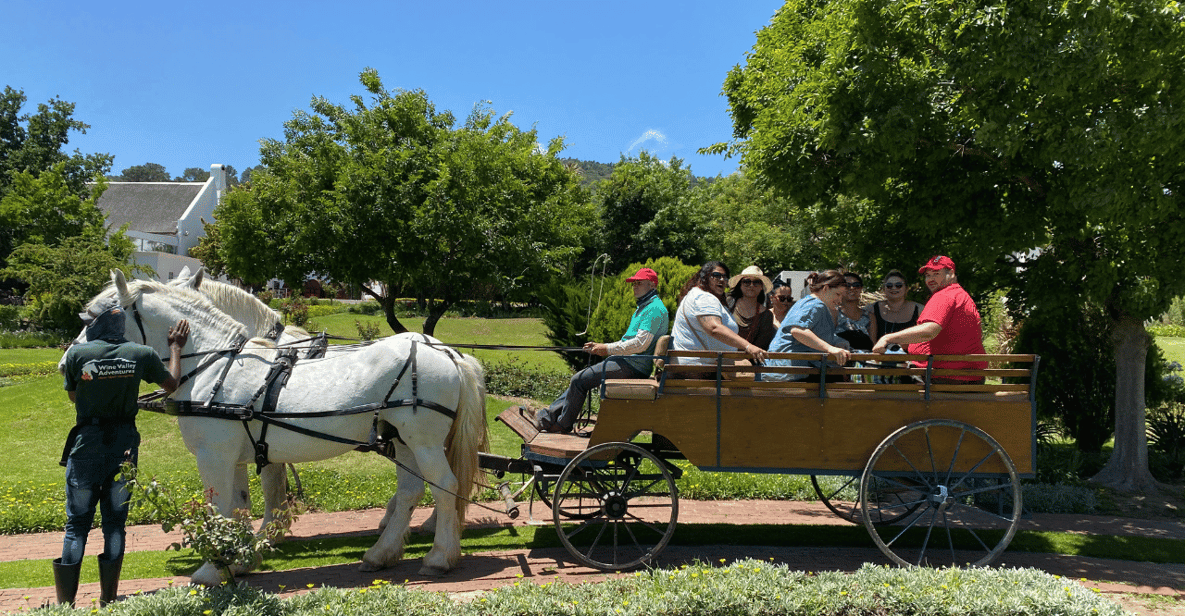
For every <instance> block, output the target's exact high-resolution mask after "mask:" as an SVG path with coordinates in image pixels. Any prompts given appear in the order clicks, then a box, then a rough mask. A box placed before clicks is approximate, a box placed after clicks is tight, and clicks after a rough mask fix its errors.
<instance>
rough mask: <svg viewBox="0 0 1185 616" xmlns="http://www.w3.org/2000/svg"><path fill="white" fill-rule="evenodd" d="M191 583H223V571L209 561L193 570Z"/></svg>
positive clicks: (205, 584)
mask: <svg viewBox="0 0 1185 616" xmlns="http://www.w3.org/2000/svg"><path fill="white" fill-rule="evenodd" d="M189 583H190V584H194V585H198V586H219V585H221V584H222V571H220V570H219V569H218V568H217V567H215V566H213V565H211V564H209V563H206V564H203V565H202V566H201V567H200V568H199V569H198V570H197V571H194V572H193V575H192V576H191V577H190V578H189Z"/></svg>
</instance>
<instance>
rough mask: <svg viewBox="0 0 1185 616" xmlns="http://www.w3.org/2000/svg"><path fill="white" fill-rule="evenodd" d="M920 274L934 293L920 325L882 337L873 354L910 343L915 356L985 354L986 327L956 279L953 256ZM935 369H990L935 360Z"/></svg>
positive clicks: (967, 379)
mask: <svg viewBox="0 0 1185 616" xmlns="http://www.w3.org/2000/svg"><path fill="white" fill-rule="evenodd" d="M918 273H919V274H923V275H925V277H926V287H927V288H929V289H930V292H931V293H933V295H931V296H930V301H928V302H926V307H925V308H923V309H922V314H921V315H920V316H918V324H917V325H914V326H913V327H910V328H907V329H903V330H901V331H899V332H894V333H891V334H886V335H884V336H881V337H880V339H879V340H877V341H876V345H875V346H873V348H872V352H873V353H884V352H885V349H887V348H888V347H889V346H890V345H893V344H897V345H906V344H908V345H909V353H910V354H914V355H971V354H980V355H982V354H983V353H984V350H983V327H982V325H981V324H980V319H979V310H978V309H977V308H976V307H975V302H974V301H973V300H972V299H971V296H970V295H968V294H967V292H966V291H964V290H963V287H962V286H960V285H959V279H958V278H956V277H955V262H954V261H952V260H951V258H950V257H944V256H937V257H934V258H932V259H930V260H929V261H927V262H926V264H925V265H923V266H922V267H921V269H919V270H918ZM914 365H915V366H916V367H919V368H924V367H925V364H919V363H917V362H915V364H914ZM934 367H935V368H944V369H953V370H968V369H976V370H982V369H985V368H987V362H969V361H936V362H934ZM930 382H932V383H953V384H974V383H982V382H983V377H976V376H969V375H967V376H962V375H960V376H944V377H937V376H936V377H933V378H931V379H930Z"/></svg>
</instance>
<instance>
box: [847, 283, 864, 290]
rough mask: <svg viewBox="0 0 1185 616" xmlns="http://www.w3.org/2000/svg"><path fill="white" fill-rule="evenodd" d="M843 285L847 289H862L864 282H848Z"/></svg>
mask: <svg viewBox="0 0 1185 616" xmlns="http://www.w3.org/2000/svg"><path fill="white" fill-rule="evenodd" d="M845 286H847V287H848V288H849V289H863V288H864V283H863V282H849V283H846V285H845Z"/></svg>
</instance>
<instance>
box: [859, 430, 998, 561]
mask: <svg viewBox="0 0 1185 616" xmlns="http://www.w3.org/2000/svg"><path fill="white" fill-rule="evenodd" d="M860 507H861V513H862V515H863V518H864V527H865V528H866V529H868V534H870V535H872V539H873V541H875V542H876V545H877V547H879V548H880V549H881V552H884V554H885V556H888V557H889V559H890V560H892V561H893V562H895V563H897V564H899V565H903V566H910V565H919V566H921V565H928V566H965V565H974V566H984V565H987V564H988V563H990V562H992V561H993V560H994V559H995V558H996V557H998V556H999V555H1000V553H1002V552H1003V551H1004V549H1005V548H1007V547H1008V544H1009V543H1010V542H1011V541H1012V537H1013V535H1015V534H1016V528H1017V526H1018V525H1019V524H1020V514H1021V489H1020V478H1019V477H1018V476H1017V474H1016V466H1015V465H1013V463H1012V458H1010V457H1009V456H1008V453H1007V452H1005V451H1004V448H1003V447H1001V446H1000V444H999V443H998V442H996V439H994V438H992V437H991V436H989V435H988V434H987V433H986V432H984V431H983V430H980V429H979V428H976V427H975V426H972V425H969V424H965V423H962V422H958V421H952V420H947V419H934V420H927V421H920V422H917V423H914V424H911V425H908V426H905V427H904V428H901V429H899V430H897V431H896V432H894V433H893V434H890V435H889V436H888V437H887V438H886V439H885V440H884V441H881V444H880V446H878V447H877V448H876V451H875V452H873V454H872V457H871V458H870V459H869V460H868V465H867V466H865V467H864V475H863V476H862V477H861V478H860ZM877 516H885V517H886V518H892V517H896V518H897V520H896V522H895V523H894V524H891V525H876V524H874V522H873V521H872V520H874V519H876V517H877Z"/></svg>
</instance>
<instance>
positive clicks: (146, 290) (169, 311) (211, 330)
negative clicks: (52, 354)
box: [80, 270, 248, 356]
mask: <svg viewBox="0 0 1185 616" xmlns="http://www.w3.org/2000/svg"><path fill="white" fill-rule="evenodd" d="M108 297H114V298H116V299H117V301H118V302H119V305H120V306H122V307H123V309H124V318H125V319H126V323H125V332H126V333H125V336H126V337H127V339H128V340H131V341H133V342H140V343H142V344H146V345H148V346H150V347H152V348H153V349H155V350H156V352H157V353H159V354H161V355H162V356H167V355H168V352H169V346H168V335H169V328H170V327H172V326H173V325H176V324H177V321H180V320H181V319H186V320H188V321H189V324H190V332H191V333H190V343H191V345H192V348H193V349H194V350H196V351H205V350H211V349H218V348H226V347H228V346H230V345H231V344H232V342H233V341H234V340H236V339H237V338H238V337H240V336H241V337H243V338H246V337H247V336H248V332H247V328H246V326H245V325H243V324H242V323H239V322H238V321H235V320H234V319H232V318H231V317H229V316H227V315H226V313H224V312H222V311H220V310H218V308H216V307H215V306H214V305H213V304H212V303H210V301H209V300H208V299H207V298H206V296H205V295H203V294H201V293H198V292H196V291H194V290H192V289H188V288H186V287H177V286H171V285H166V284H162V283H159V282H156V281H151V280H131V281H129V280H127V278H126V277H124V275H123V272H122V271H120V270H112V272H111V284H110V285H108V286H107V287H106V288H105V289H103V291H102V292H100V293H99V294H98V295H96V296H95V297H94V298H93V299H92V300H91V301H90V303H89V304H88V305H87V308H88V309H89V308H90V307H91V306H93V305H94V304H95V302H97V301H98V300H100V299H103V298H108ZM85 336H86V331H85V330H84V331H83V333H82V334H81V335H80V338H85Z"/></svg>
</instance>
